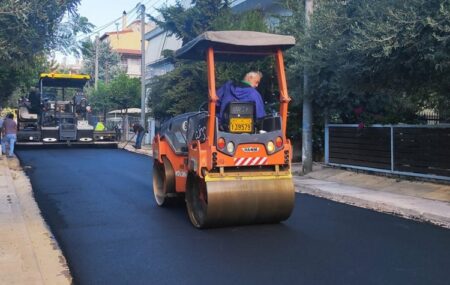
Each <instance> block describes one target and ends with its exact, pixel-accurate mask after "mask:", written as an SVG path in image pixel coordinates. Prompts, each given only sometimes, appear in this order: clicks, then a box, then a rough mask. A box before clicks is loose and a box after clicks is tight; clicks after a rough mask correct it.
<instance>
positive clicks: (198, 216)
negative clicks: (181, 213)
mask: <svg viewBox="0 0 450 285" xmlns="http://www.w3.org/2000/svg"><path fill="white" fill-rule="evenodd" d="M188 181H189V182H188V190H187V192H186V202H187V208H188V213H189V218H190V219H191V222H192V224H193V225H194V226H196V227H198V228H207V227H218V226H230V225H243V224H258V223H277V222H281V221H284V220H286V219H287V218H289V216H290V215H291V213H292V210H293V208H294V200H295V191H294V184H293V181H292V176H291V175H284V176H269V177H264V176H263V177H250V176H248V177H226V178H212V177H208V176H206V177H205V179H204V180H203V179H200V178H199V177H190V179H188Z"/></svg>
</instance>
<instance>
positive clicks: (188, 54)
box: [175, 31, 295, 61]
mask: <svg viewBox="0 0 450 285" xmlns="http://www.w3.org/2000/svg"><path fill="white" fill-rule="evenodd" d="M294 45H295V38H294V37H292V36H285V35H277V34H269V33H261V32H252V31H216V32H205V33H203V34H201V35H199V36H198V37H196V38H195V39H193V40H192V41H190V42H188V43H187V44H185V45H184V46H183V47H181V48H180V49H178V50H177V51H176V52H175V56H176V57H177V58H180V59H193V60H204V59H205V56H206V51H207V49H208V48H210V47H212V48H213V49H214V53H215V59H216V60H220V61H251V60H255V59H258V58H261V57H265V56H268V55H272V54H274V53H276V51H277V50H278V49H281V50H286V49H288V48H290V47H292V46H294Z"/></svg>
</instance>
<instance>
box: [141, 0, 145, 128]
mask: <svg viewBox="0 0 450 285" xmlns="http://www.w3.org/2000/svg"><path fill="white" fill-rule="evenodd" d="M141 125H142V126H143V127H144V128H145V125H146V124H145V5H143V4H142V5H141Z"/></svg>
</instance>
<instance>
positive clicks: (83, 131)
mask: <svg viewBox="0 0 450 285" xmlns="http://www.w3.org/2000/svg"><path fill="white" fill-rule="evenodd" d="M89 80H90V76H89V75H87V74H62V73H41V74H40V76H39V92H32V93H30V95H29V96H28V98H22V99H21V100H20V102H19V106H18V111H17V122H18V124H17V145H19V146H21V145H22V146H26V145H28V146H30V145H57V144H64V145H66V144H67V145H74V144H76V145H110V146H113V147H114V146H117V140H116V132H115V131H113V130H111V131H95V130H94V126H92V125H90V124H89V122H88V120H87V115H88V111H89V110H88V108H89V104H88V101H87V98H86V96H85V95H84V93H83V88H84V86H85V85H86V84H87V82H88V81H89Z"/></svg>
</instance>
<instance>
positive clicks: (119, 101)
mask: <svg viewBox="0 0 450 285" xmlns="http://www.w3.org/2000/svg"><path fill="white" fill-rule="evenodd" d="M108 89H109V93H110V95H111V102H112V103H114V104H116V105H117V107H118V108H121V109H128V108H131V107H139V106H140V102H141V101H140V98H141V96H140V94H141V91H140V90H141V81H140V80H139V78H130V77H129V76H128V75H126V74H125V73H120V74H119V75H118V76H117V77H115V78H114V79H113V80H112V81H111V83H110V84H109V87H108Z"/></svg>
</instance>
